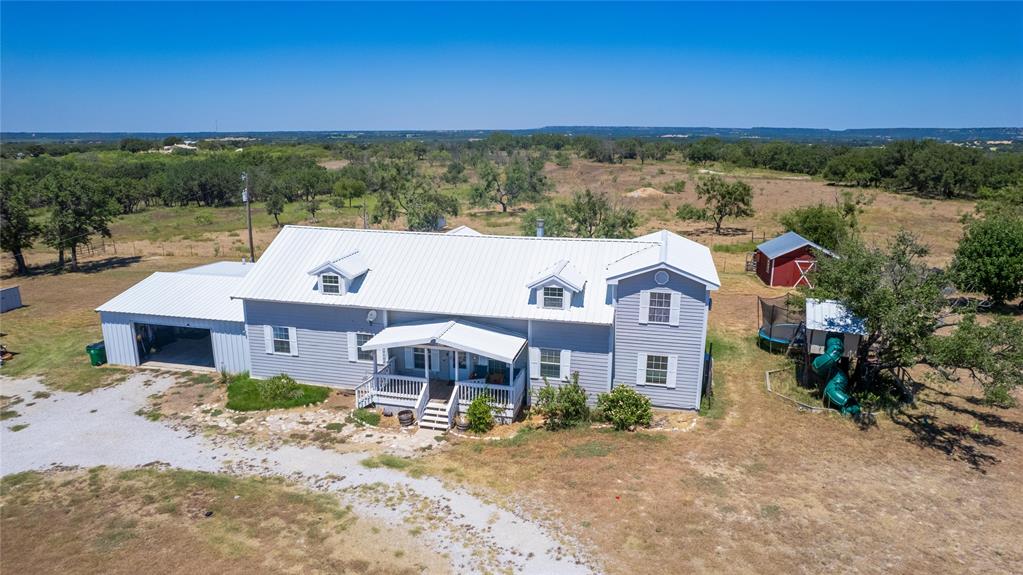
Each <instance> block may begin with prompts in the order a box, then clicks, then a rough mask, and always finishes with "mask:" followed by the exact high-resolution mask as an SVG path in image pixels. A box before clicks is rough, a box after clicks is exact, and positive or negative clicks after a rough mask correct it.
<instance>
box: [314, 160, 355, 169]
mask: <svg viewBox="0 0 1023 575" xmlns="http://www.w3.org/2000/svg"><path fill="white" fill-rule="evenodd" d="M316 163H317V164H319V165H321V166H323V167H324V168H327V169H328V170H340V169H341V168H343V167H345V166H347V165H348V164H350V163H351V162H350V161H349V160H320V161H319V162H316Z"/></svg>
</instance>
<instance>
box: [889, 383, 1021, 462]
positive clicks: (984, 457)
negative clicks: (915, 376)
mask: <svg viewBox="0 0 1023 575" xmlns="http://www.w3.org/2000/svg"><path fill="white" fill-rule="evenodd" d="M917 385H918V389H919V390H921V391H922V390H927V391H928V392H930V393H933V394H934V395H935V396H937V399H928V398H923V397H920V396H919V394H917V402H919V403H921V404H926V405H930V406H932V407H938V408H942V409H945V410H947V411H949V412H950V413H956V414H959V415H966V416H969V417H972V418H973V419H974V420H975V421H976V422H977V423H978V424H983V425H985V426H988V427H991V428H995V429H1004V430H1006V431H1011V432H1014V433H1020V434H1023V423H1020V422H1017V421H1012V420H1008V419H1005V418H1003V417H1001V416H999V415H997V414H995V413H990V412H986V411H981V410H978V409H972V408H971V407H969V405H961V404H960V403H959V401H956V400H960V401H963V402H966V403H968V404H973V405H979V404H980V400H979V399H977V398H975V397H968V396H965V395H958V394H955V393H950V392H947V391H943V390H941V389H937V388H934V387H931V386H929V385H925V384H923V383H918V384H917ZM890 415H891V419H892V421H893V422H895V423H896V424H897V425H899V426H901V427H903V428H905V429H907V430H909V431H910V432H912V434H913V438H912V439H911V440H910V441H912V442H913V443H916V444H917V445H919V446H921V447H927V448H929V449H934V450H936V451H940V452H941V453H944V454H945V455H946V456H947V457H949V458H950V459H954V460H957V461H962V462H964V463H966V464H967V465H969V466H970V467H971V468H972V469H974V470H975V471H979V472H981V473H986V472H987V471H986V470H987V468H988V467H990V466H992V465H995V464H997V463H1000V462H1001V460H1000V459H999V458H998V457H996V456H995V455H993V454H992V453H990V451H985V448H996V447H1002V446H1004V445H1005V443H1004V442H1003V441H1001V440H1000V439H998V438H996V437H994V436H992V435H990V434H987V433H983V432H981V431H980V428H979V425H974V426H973V428H972V429H971V428H970V427H967V426H965V425H960V424H955V423H949V424H943V423H941V422H940V420H939V417H937V416H934V415H927V414H913V413H907V412H906V411H904V410H902V409H899V410H896V411H893V412H891V414H890Z"/></svg>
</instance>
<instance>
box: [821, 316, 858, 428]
mask: <svg viewBox="0 0 1023 575" xmlns="http://www.w3.org/2000/svg"><path fill="white" fill-rule="evenodd" d="M844 350H845V346H844V345H843V344H842V338H841V337H839V336H834V335H830V336H828V338H827V340H825V342H824V354H823V355H818V356H817V357H815V358H814V360H813V363H812V364H811V365H812V366H813V371H814V373H816V374H817V375H819V376H821V377H823V378H827V379H828V383H827V385H825V386H824V396H825V397H827V398H828V401H830V402H831V403H832V404H833V405H834V406H835V407H837V408H838V410H839V411H841V412H842V415H856V414H858V413H859V412H860V406H859V405H858V404H857V403H856V400H855V399H854V398H853V397H852V396H851V395H849V393H848V391H847V389H848V386H849V376H847V375H846V374H845V371H843V370H842V369H841V368H839V367H838V362H839V360H841V359H842V352H843V351H844Z"/></svg>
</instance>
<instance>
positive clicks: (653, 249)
mask: <svg viewBox="0 0 1023 575" xmlns="http://www.w3.org/2000/svg"><path fill="white" fill-rule="evenodd" d="M633 241H636V242H644V243H648V244H649V247H647V248H645V249H643V250H640V251H638V252H636V253H633V254H630V255H628V256H626V257H624V258H621V259H619V260H618V261H615V262H614V263H612V264H611V265H609V266H607V279H608V280H609V281H616V280H618V279H621V278H625V277H629V276H630V275H635V274H637V273H642V272H644V271H647V270H652V269H657V268H660V267H668V268H671V269H673V270H675V271H676V272H678V273H680V274H682V275H684V276H687V277H689V278H691V279H693V280H696V281H698V282H700V283H703V284H706V285H707V287H708V288H709V289H717V288H719V287H721V280H720V279H719V278H718V270H717V268H716V267H714V259H713V258H712V257H711V255H710V248H708V247H707V246H704V245H701V244H698V243H696V242H694V241H692V240H688V239H686V238H683V237H682V236H679V235H677V234H673V233H671V232H669V231H668V230H661V231H659V232H654V233H652V234H647V235H645V236H640V237H638V238H636V239H635V240H633Z"/></svg>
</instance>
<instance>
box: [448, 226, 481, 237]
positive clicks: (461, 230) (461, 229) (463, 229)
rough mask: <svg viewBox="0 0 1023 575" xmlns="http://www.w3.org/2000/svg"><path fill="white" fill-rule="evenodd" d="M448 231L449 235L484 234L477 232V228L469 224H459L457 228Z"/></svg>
mask: <svg viewBox="0 0 1023 575" xmlns="http://www.w3.org/2000/svg"><path fill="white" fill-rule="evenodd" d="M447 233H448V235H452V236H482V235H483V234H481V233H479V232H477V231H476V230H474V229H472V228H470V227H469V226H458V227H457V228H455V229H453V230H449V231H448V232H447Z"/></svg>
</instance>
